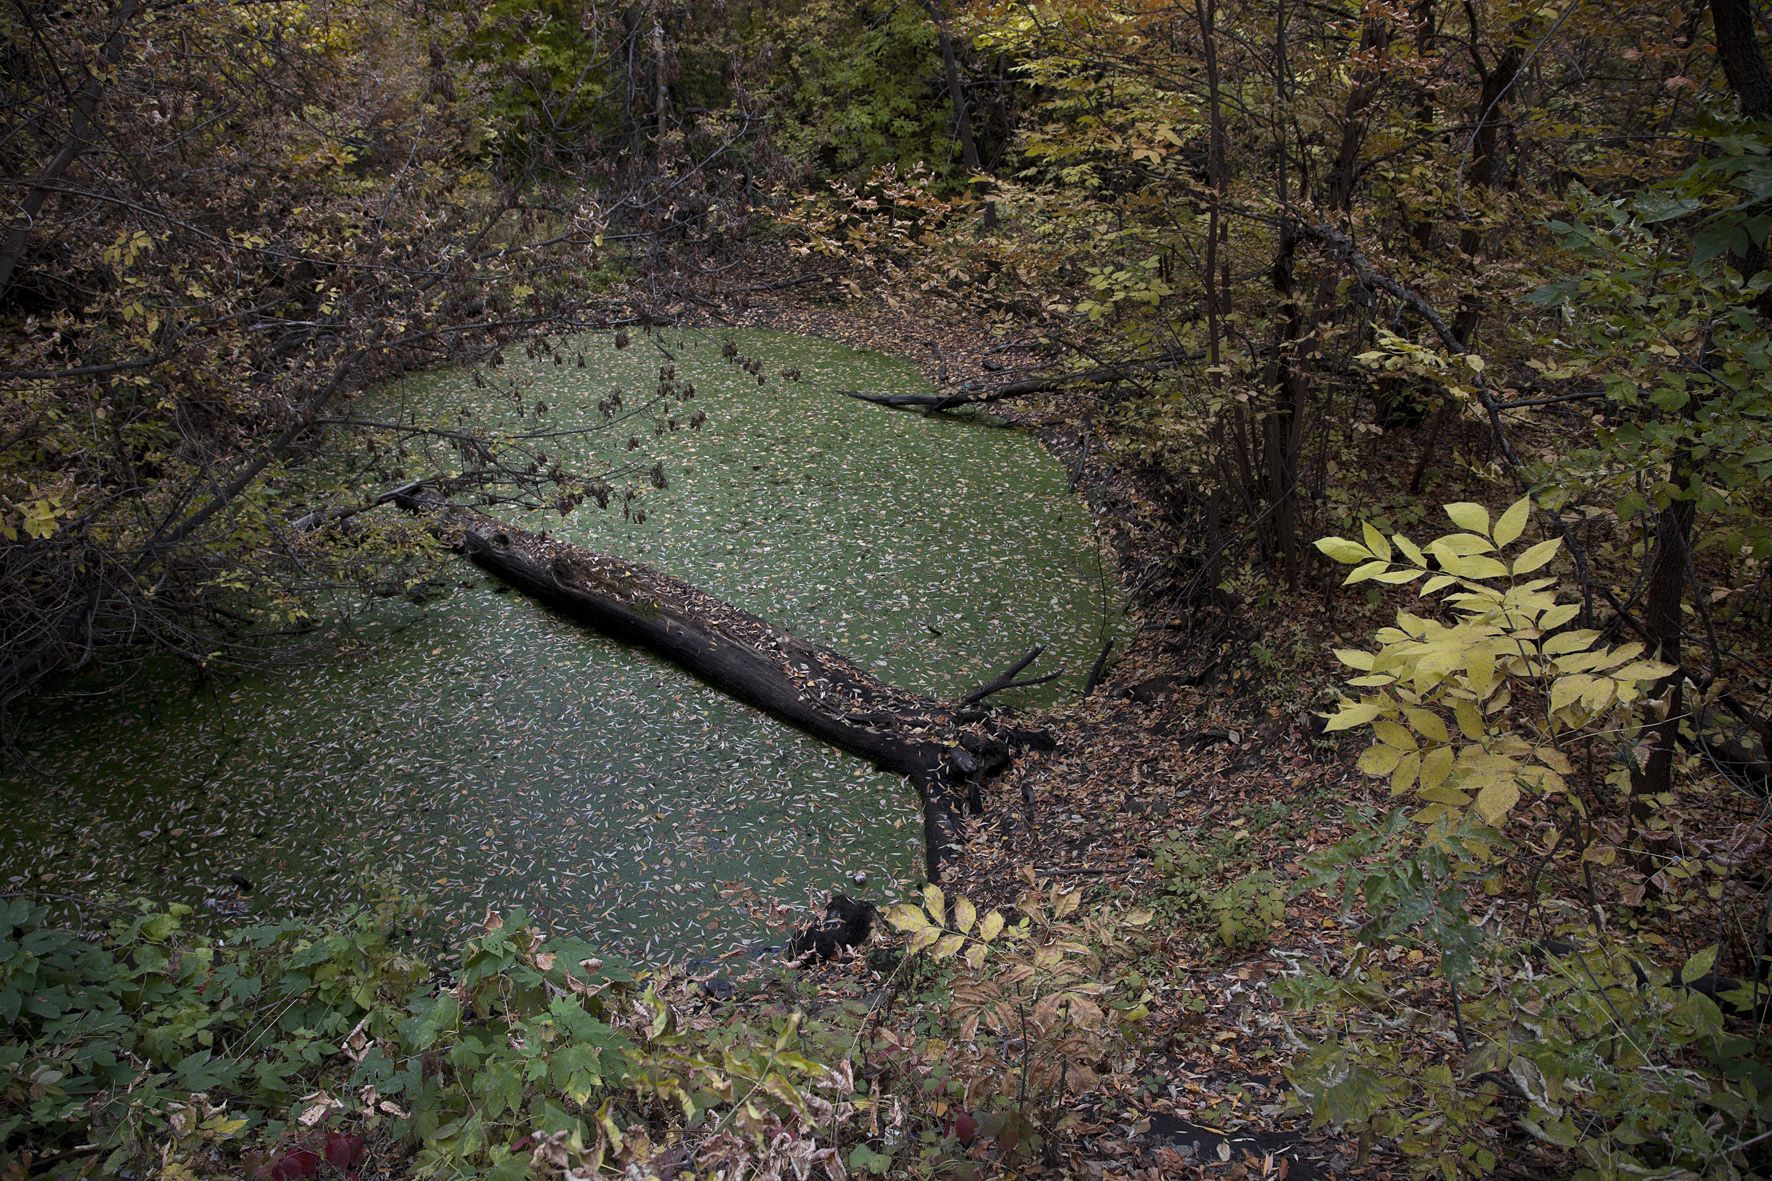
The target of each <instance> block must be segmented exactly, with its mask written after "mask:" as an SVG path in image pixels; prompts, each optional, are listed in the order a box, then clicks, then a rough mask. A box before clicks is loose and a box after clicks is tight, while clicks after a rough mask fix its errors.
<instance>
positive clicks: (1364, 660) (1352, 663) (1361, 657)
mask: <svg viewBox="0 0 1772 1181" xmlns="http://www.w3.org/2000/svg"><path fill="white" fill-rule="evenodd" d="M1335 659H1337V660H1339V661H1341V663H1343V664H1345V665H1347V666H1348V667H1349V668H1357V669H1359V670H1361V671H1362V672H1365V671H1367V670H1369V669H1371V667H1372V653H1370V652H1362V651H1360V650H1359V649H1358V648H1337V649H1336V650H1335Z"/></svg>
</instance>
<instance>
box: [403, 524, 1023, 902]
mask: <svg viewBox="0 0 1772 1181" xmlns="http://www.w3.org/2000/svg"><path fill="white" fill-rule="evenodd" d="M396 503H397V504H399V505H400V507H402V508H405V509H408V510H409V511H413V512H419V513H424V514H427V515H429V516H430V517H431V519H432V521H433V522H434V525H433V529H434V531H435V532H436V533H437V535H438V536H439V537H440V538H441V539H442V540H443V541H444V542H445V543H446V544H448V545H449V546H450V547H451V548H453V549H454V550H455V551H456V552H457V553H460V554H461V555H463V556H464V557H466V558H467V559H468V560H469V561H471V562H473V563H474V564H475V565H476V566H479V567H480V568H481V569H483V570H486V571H488V572H489V573H491V574H494V575H496V576H498V577H499V578H500V579H502V580H503V581H505V582H507V583H509V584H510V585H511V586H513V587H515V588H516V589H518V590H520V591H522V592H523V593H524V594H526V595H529V596H530V597H531V598H534V599H537V600H539V601H541V602H543V603H546V604H548V605H549V606H551V607H553V608H555V609H556V610H558V611H561V612H562V613H564V614H566V615H569V616H571V617H572V618H573V619H575V620H578V621H579V622H581V623H586V624H589V625H591V626H592V627H595V628H596V629H597V630H599V631H601V632H604V633H606V634H608V635H610V636H613V637H615V638H616V639H619V640H624V641H627V642H628V643H632V644H635V645H638V646H639V647H642V648H645V649H647V650H648V651H650V652H652V653H654V654H656V655H658V656H662V657H664V658H665V659H666V660H669V661H670V662H671V663H673V664H675V665H677V666H678V667H679V668H682V669H684V670H686V671H688V672H691V673H693V674H695V675H696V676H698V677H700V678H701V679H702V680H704V681H706V682H708V683H709V684H710V685H713V686H714V687H715V688H717V689H720V690H722V691H723V692H725V693H727V694H729V695H730V696H732V697H735V698H737V699H738V700H739V701H742V702H744V703H745V704H747V705H752V706H755V707H756V708H758V709H761V710H763V711H764V712H765V713H768V714H770V715H772V716H774V717H776V718H778V719H780V720H781V721H784V722H786V723H788V724H789V725H791V726H794V727H795V728H797V729H799V730H803V731H805V732H806V733H808V734H810V735H812V736H813V737H814V738H818V739H820V740H822V741H824V742H828V743H830V744H831V745H832V746H835V747H838V748H839V749H841V750H845V751H848V752H849V753H850V754H854V755H859V756H860V757H862V758H864V759H867V760H868V761H870V762H872V763H873V764H874V765H875V766H876V767H878V768H880V769H881V770H883V771H891V772H894V773H896V774H899V775H904V776H906V777H907V778H909V779H910V780H911V782H912V783H914V784H915V785H916V787H917V791H918V793H919V794H920V795H921V796H922V800H923V838H924V839H923V849H924V863H925V871H926V872H927V874H928V877H929V880H930V881H932V882H933V881H939V880H940V878H941V870H942V866H943V864H944V863H945V862H947V861H948V860H950V859H951V857H952V855H953V853H954V851H955V850H956V849H957V847H958V845H959V841H960V831H959V827H960V814H961V812H962V811H964V810H971V811H977V810H978V809H979V808H980V807H981V793H982V788H983V786H984V784H985V782H986V781H987V780H989V779H990V778H991V777H992V776H994V775H996V774H998V773H999V772H1001V771H1003V770H1005V769H1006V768H1007V767H1008V766H1009V764H1010V762H1011V761H1012V760H1013V758H1014V756H1015V754H1016V752H1017V751H1019V750H1022V749H1026V748H1029V747H1034V748H1041V749H1050V747H1051V745H1052V740H1051V738H1050V737H1048V736H1047V735H1046V734H1045V732H1043V731H1038V730H1030V729H1024V728H1021V727H1017V726H1015V725H1013V724H1011V723H1009V722H1006V721H1004V720H1003V719H1000V718H997V717H993V716H992V715H991V714H990V713H989V712H988V711H986V710H984V709H980V708H972V707H968V706H966V705H965V704H956V705H946V704H943V703H941V702H937V701H933V700H931V699H929V698H926V697H922V696H919V695H917V694H915V693H907V692H904V691H902V690H899V689H894V688H892V687H891V686H890V685H887V684H885V683H884V682H883V681H881V680H880V679H879V678H877V677H875V676H874V675H873V674H872V673H870V672H868V671H867V670H865V669H863V668H860V667H858V666H857V665H855V664H853V663H851V662H850V661H848V660H846V659H845V658H843V657H842V656H839V655H838V654H837V653H835V652H832V651H830V650H829V649H827V648H820V647H818V646H816V645H814V644H809V643H807V642H806V641H805V640H801V639H798V638H797V637H795V636H793V635H790V634H789V633H787V632H785V631H783V630H781V629H780V628H778V627H776V626H774V625H773V624H771V623H769V622H768V621H767V620H764V619H761V618H759V617H758V616H756V615H752V614H751V613H750V612H748V611H744V610H741V609H740V608H737V607H734V606H732V605H731V604H730V603H726V602H723V601H721V600H720V599H717V598H715V597H714V596H712V595H710V594H707V593H706V592H705V591H701V590H697V589H696V588H695V587H693V586H690V585H689V584H688V583H686V582H683V581H681V580H679V579H676V578H672V577H671V576H669V575H668V574H662V573H660V572H659V571H657V570H654V569H652V568H651V567H648V566H643V565H641V564H639V563H637V562H628V561H624V560H622V559H620V558H614V557H610V556H608V555H606V554H599V553H596V552H594V551H591V550H587V549H584V548H582V547H580V546H576V545H572V544H570V543H568V542H564V541H559V540H556V539H554V538H550V537H545V536H539V535H537V534H533V533H528V532H525V531H524V530H521V529H515V528H512V527H510V526H508V525H503V524H500V523H498V522H496V521H491V520H487V519H484V518H476V517H471V516H468V515H466V514H463V513H456V512H452V511H450V510H449V509H448V508H447V507H446V506H445V505H444V504H443V502H442V501H441V499H440V498H438V497H436V496H435V494H432V493H429V492H426V491H423V490H418V491H410V492H402V493H401V494H400V496H399V497H398V499H397V500H396Z"/></svg>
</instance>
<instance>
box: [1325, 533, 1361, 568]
mask: <svg viewBox="0 0 1772 1181" xmlns="http://www.w3.org/2000/svg"><path fill="white" fill-rule="evenodd" d="M1317 548H1318V549H1319V550H1321V551H1322V552H1323V554H1324V555H1325V556H1327V557H1328V558H1329V560H1330V561H1333V562H1342V563H1352V562H1364V561H1366V560H1368V559H1369V558H1371V557H1372V554H1371V553H1370V552H1369V551H1368V550H1367V549H1366V547H1365V546H1363V545H1361V544H1360V543H1359V542H1357V541H1349V540H1348V539H1347V538H1345V537H1321V538H1318V539H1317Z"/></svg>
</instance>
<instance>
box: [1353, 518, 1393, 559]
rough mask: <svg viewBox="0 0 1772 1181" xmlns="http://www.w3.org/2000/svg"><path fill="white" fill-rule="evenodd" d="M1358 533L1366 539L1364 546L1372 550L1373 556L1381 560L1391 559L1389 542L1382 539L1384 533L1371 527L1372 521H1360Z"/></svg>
mask: <svg viewBox="0 0 1772 1181" xmlns="http://www.w3.org/2000/svg"><path fill="white" fill-rule="evenodd" d="M1360 534H1361V536H1362V537H1364V538H1365V539H1366V548H1367V549H1369V550H1371V551H1372V556H1373V557H1375V558H1377V559H1378V560H1379V561H1381V562H1388V561H1390V560H1391V543H1390V542H1388V541H1386V540H1385V539H1384V534H1382V533H1380V532H1379V531H1378V530H1376V529H1374V528H1373V527H1372V522H1370V521H1362V522H1361V523H1360Z"/></svg>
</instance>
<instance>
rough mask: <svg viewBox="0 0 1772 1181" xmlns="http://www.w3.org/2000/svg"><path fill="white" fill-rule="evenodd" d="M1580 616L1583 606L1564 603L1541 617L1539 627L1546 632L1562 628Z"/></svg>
mask: <svg viewBox="0 0 1772 1181" xmlns="http://www.w3.org/2000/svg"><path fill="white" fill-rule="evenodd" d="M1580 614H1581V605H1580V604H1579V603H1562V604H1559V605H1557V606H1555V607H1552V608H1551V609H1550V610H1549V611H1546V612H1545V613H1544V614H1543V615H1541V616H1539V617H1538V626H1539V627H1540V628H1542V629H1543V630H1545V631H1550V630H1551V629H1552V628H1556V627H1562V626H1563V625H1564V624H1565V623H1568V622H1569V621H1570V620H1571V619H1574V618H1575V617H1576V616H1577V615H1580Z"/></svg>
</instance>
